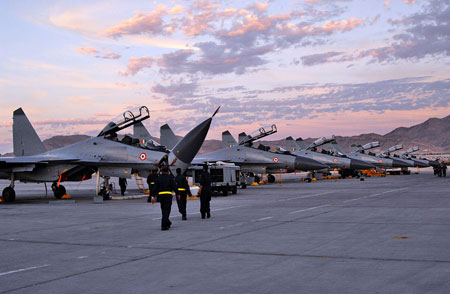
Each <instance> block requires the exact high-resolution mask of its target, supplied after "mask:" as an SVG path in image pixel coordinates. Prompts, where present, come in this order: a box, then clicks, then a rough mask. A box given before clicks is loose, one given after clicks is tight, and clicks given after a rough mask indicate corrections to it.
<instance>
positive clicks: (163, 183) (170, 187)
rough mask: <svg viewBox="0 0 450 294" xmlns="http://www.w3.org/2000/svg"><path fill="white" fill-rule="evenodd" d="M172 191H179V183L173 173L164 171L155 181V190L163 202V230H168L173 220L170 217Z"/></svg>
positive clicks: (161, 202)
mask: <svg viewBox="0 0 450 294" xmlns="http://www.w3.org/2000/svg"><path fill="white" fill-rule="evenodd" d="M172 191H173V192H175V193H176V192H177V184H176V182H175V179H174V177H173V176H172V175H169V174H167V173H162V174H161V175H159V177H158V178H157V179H156V181H155V192H156V193H157V196H158V199H159V202H160V204H161V214H162V217H161V230H168V229H169V228H170V225H171V224H172V222H171V221H170V219H169V216H170V210H171V208H172Z"/></svg>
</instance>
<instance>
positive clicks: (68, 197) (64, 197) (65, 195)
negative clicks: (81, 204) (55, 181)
mask: <svg viewBox="0 0 450 294" xmlns="http://www.w3.org/2000/svg"><path fill="white" fill-rule="evenodd" d="M61 199H72V197H70V195H69V194H64V195H63V196H62V197H61Z"/></svg>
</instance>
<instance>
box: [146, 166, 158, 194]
mask: <svg viewBox="0 0 450 294" xmlns="http://www.w3.org/2000/svg"><path fill="white" fill-rule="evenodd" d="M157 178H158V174H157V172H156V171H155V170H150V172H149V174H148V177H147V184H148V199H147V202H151V201H152V197H155V196H156V191H155V181H156V179H157ZM154 199H155V198H154Z"/></svg>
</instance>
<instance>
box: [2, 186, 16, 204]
mask: <svg viewBox="0 0 450 294" xmlns="http://www.w3.org/2000/svg"><path fill="white" fill-rule="evenodd" d="M2 197H3V201H5V202H14V200H16V192H15V191H14V189H13V188H11V187H6V188H5V189H3V193H2Z"/></svg>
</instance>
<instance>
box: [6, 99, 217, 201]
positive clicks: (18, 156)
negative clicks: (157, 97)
mask: <svg viewBox="0 0 450 294" xmlns="http://www.w3.org/2000/svg"><path fill="white" fill-rule="evenodd" d="M216 113H217V111H216V112H215V113H214V114H213V116H212V117H210V118H208V119H206V120H205V121H203V122H202V123H200V124H199V125H198V126H196V127H195V128H194V129H192V130H191V131H190V132H189V133H188V134H187V135H186V136H185V137H184V138H183V139H182V140H181V141H180V142H178V144H177V145H176V146H174V147H173V149H172V151H170V152H169V151H162V150H161V149H160V148H148V147H143V146H142V145H140V144H139V141H137V140H136V141H137V142H134V141H133V140H132V139H131V138H130V139H127V140H126V141H125V138H124V139H123V140H122V141H121V142H119V141H118V139H117V132H118V131H120V130H122V129H125V128H127V127H129V126H131V125H134V124H136V123H138V122H142V121H143V120H145V119H147V118H149V117H150V113H149V111H148V108H147V107H145V106H142V107H139V108H136V109H132V110H129V111H126V112H124V113H123V114H122V115H120V116H119V117H118V118H116V119H115V120H113V121H111V122H110V123H108V124H107V126H106V127H105V128H104V129H103V130H102V131H101V132H100V133H99V135H98V136H97V137H93V138H90V139H87V140H84V141H82V142H78V143H75V144H73V145H69V146H65V147H62V148H59V149H56V150H52V151H46V148H45V146H44V145H43V143H42V141H41V140H40V139H39V136H38V135H37V133H36V131H35V130H34V128H33V127H32V125H31V123H30V122H29V120H28V118H27V117H26V115H25V113H24V112H23V110H22V108H19V109H17V110H15V111H14V114H13V141H14V155H15V157H1V158H0V178H1V179H10V180H11V184H10V186H8V187H6V188H5V189H4V190H3V193H2V197H3V200H4V201H5V202H12V201H14V200H15V196H16V194H15V191H14V182H15V181H23V182H37V183H45V182H51V183H53V185H52V189H53V192H54V195H55V197H56V198H58V199H59V198H61V197H62V196H63V195H64V194H65V193H66V190H65V188H64V186H63V185H61V182H65V181H83V180H85V179H89V178H91V177H92V175H93V173H97V194H98V190H99V180H100V177H103V178H104V179H106V180H107V179H108V178H109V177H125V178H130V177H131V174H134V173H137V174H146V172H148V171H149V170H154V169H157V168H158V166H159V165H163V164H166V165H167V164H168V165H169V166H170V169H171V170H173V171H175V169H176V168H181V169H182V170H185V169H186V167H187V166H188V165H189V164H190V162H191V161H192V159H193V158H194V156H195V155H196V154H197V152H198V150H199V149H200V147H201V145H202V144H203V141H204V140H205V137H206V135H207V133H208V130H209V127H210V125H211V121H212V118H213V117H214V115H215V114H216ZM130 140H131V141H130Z"/></svg>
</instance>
